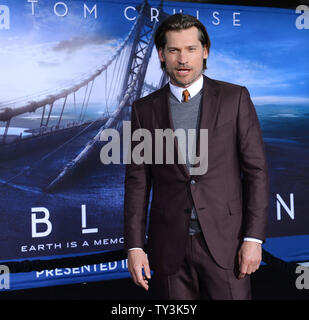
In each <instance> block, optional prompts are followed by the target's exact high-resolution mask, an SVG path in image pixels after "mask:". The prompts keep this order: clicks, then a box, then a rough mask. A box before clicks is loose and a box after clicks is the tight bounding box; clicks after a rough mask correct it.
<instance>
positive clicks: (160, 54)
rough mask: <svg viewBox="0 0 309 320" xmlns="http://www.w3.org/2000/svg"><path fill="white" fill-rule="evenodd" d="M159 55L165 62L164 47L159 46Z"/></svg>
mask: <svg viewBox="0 0 309 320" xmlns="http://www.w3.org/2000/svg"><path fill="white" fill-rule="evenodd" d="M158 56H159V59H160V61H161V62H165V57H164V52H163V49H162V48H159V50H158Z"/></svg>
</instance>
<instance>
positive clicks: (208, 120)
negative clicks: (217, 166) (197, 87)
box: [196, 76, 218, 156]
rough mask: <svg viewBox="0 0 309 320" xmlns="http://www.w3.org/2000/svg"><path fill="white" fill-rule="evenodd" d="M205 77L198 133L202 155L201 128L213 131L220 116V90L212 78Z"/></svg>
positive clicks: (198, 145)
mask: <svg viewBox="0 0 309 320" xmlns="http://www.w3.org/2000/svg"><path fill="white" fill-rule="evenodd" d="M203 77H204V83H203V95H202V106H201V111H200V119H199V126H198V128H199V130H198V133H197V149H196V150H197V152H196V153H197V155H198V156H199V155H200V129H208V133H209V131H212V130H213V129H214V127H215V124H216V122H217V116H218V90H217V88H216V86H215V83H214V81H213V80H211V79H210V78H208V77H206V76H203Z"/></svg>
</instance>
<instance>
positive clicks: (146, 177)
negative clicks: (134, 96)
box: [124, 103, 151, 250]
mask: <svg viewBox="0 0 309 320" xmlns="http://www.w3.org/2000/svg"><path fill="white" fill-rule="evenodd" d="M140 128H141V123H140V120H139V117H138V113H137V109H136V103H133V105H132V113H131V137H132V136H133V132H134V130H136V129H140ZM137 144H139V141H132V142H131V147H129V152H130V151H131V153H130V155H129V158H130V159H131V163H128V162H129V161H127V164H126V173H125V196H124V249H125V250H128V249H130V248H136V247H138V248H144V244H145V237H146V224H147V211H148V202H149V194H150V190H151V174H150V167H149V165H147V164H145V163H142V164H135V163H134V162H133V161H132V157H131V155H132V150H133V149H134V147H135V146H136V145H137Z"/></svg>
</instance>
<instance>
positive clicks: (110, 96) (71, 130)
mask: <svg viewBox="0 0 309 320" xmlns="http://www.w3.org/2000/svg"><path fill="white" fill-rule="evenodd" d="M137 10H138V12H139V14H138V17H137V18H136V20H135V22H134V24H133V26H132V28H131V30H130V31H129V33H128V34H127V36H126V38H125V39H123V41H122V43H121V44H120V45H119V46H118V47H117V49H116V50H115V51H114V53H113V55H112V56H111V57H110V58H109V60H108V61H106V62H104V63H103V64H102V65H101V66H99V67H98V68H96V70H94V71H92V72H90V73H88V74H86V75H84V76H83V77H81V78H79V79H77V80H72V81H71V82H70V83H69V84H68V85H67V86H65V87H62V88H61V89H60V90H54V91H45V92H40V93H39V94H38V95H37V96H35V97H30V98H32V99H31V101H29V97H24V98H20V99H14V100H10V101H1V106H0V123H1V122H4V124H5V125H4V131H3V134H2V135H0V148H1V153H0V161H1V160H10V159H12V158H14V157H16V156H23V155H24V154H26V153H29V152H31V150H34V149H38V148H40V146H43V145H46V144H49V145H53V148H52V150H51V151H49V152H48V153H47V154H44V155H42V156H41V159H40V160H42V159H43V160H44V159H47V158H48V157H50V156H51V155H54V154H55V153H57V152H59V151H61V150H62V149H63V147H64V146H66V145H68V144H70V143H72V142H74V141H76V140H77V139H79V137H80V136H81V135H83V134H85V133H87V132H88V133H89V132H93V130H96V132H97V133H96V134H95V135H94V137H92V138H91V139H89V141H88V142H87V143H86V144H85V145H84V147H83V148H82V150H79V151H78V153H77V154H75V156H73V157H72V159H71V160H70V161H68V162H67V163H66V164H65V165H64V166H63V167H62V168H61V169H60V170H59V172H58V173H57V174H56V176H55V177H54V178H53V179H52V181H50V182H49V183H48V185H47V186H45V188H44V189H45V190H46V191H52V190H54V189H55V188H56V187H57V186H58V185H60V184H61V183H62V182H63V181H65V180H66V179H67V178H68V177H71V176H72V175H74V173H75V172H77V170H78V169H79V168H80V167H82V166H83V165H84V164H85V163H87V161H88V159H89V158H91V157H92V156H93V155H94V154H96V155H98V145H99V144H100V141H99V138H100V134H101V132H102V130H104V129H106V128H115V129H117V130H120V129H121V127H122V123H123V120H129V118H130V114H131V105H132V103H133V101H134V100H136V99H138V98H139V97H142V96H144V95H146V94H148V93H150V92H152V91H153V90H156V89H158V88H160V87H161V86H163V85H164V84H165V82H166V75H165V73H163V72H162V76H161V78H160V80H159V83H157V84H156V85H154V84H147V83H145V75H146V72H147V67H148V63H149V60H150V57H151V54H152V52H153V48H154V33H155V31H156V29H157V27H158V25H159V23H160V22H161V21H162V20H164V19H165V18H166V17H167V14H166V13H164V12H163V10H162V4H161V5H160V6H159V8H158V10H159V15H158V17H157V19H153V21H151V20H152V19H151V17H150V11H151V10H150V6H149V4H148V3H147V1H145V2H144V3H142V4H141V5H140V6H138V7H137ZM96 85H99V86H101V87H100V90H102V91H103V92H104V96H105V101H102V110H103V112H102V116H100V117H99V118H97V119H95V120H92V121H87V120H86V118H85V115H86V112H87V110H88V108H89V106H90V105H91V98H92V92H93V88H94V87H95V86H96ZM77 96H78V97H79V100H80V103H78V102H77ZM70 102H71V105H73V106H74V110H78V117H77V119H76V120H74V121H73V122H66V123H64V121H63V115H64V112H65V109H66V108H67V106H68V105H69V103H70ZM56 104H58V105H60V113H58V114H57V115H56V116H54V118H52V117H53V111H54V109H55V105H56ZM115 106H116V107H115ZM111 107H113V111H110V109H111ZM31 112H36V113H37V112H39V113H40V119H39V121H38V126H37V127H36V128H31V129H28V130H26V132H27V133H28V135H27V136H22V134H20V135H19V136H16V135H15V136H14V135H10V134H9V128H10V126H11V124H12V121H14V119H15V118H16V117H18V116H20V115H23V114H25V113H31ZM55 118H56V120H55ZM52 119H53V120H52ZM30 167H31V166H30ZM29 170H31V168H29V166H27V167H26V168H24V169H22V170H21V171H19V172H18V173H17V174H15V175H13V176H11V177H9V178H8V179H4V180H3V179H2V183H4V184H9V183H11V182H13V181H14V179H16V178H17V177H19V176H20V175H23V174H24V171H29Z"/></svg>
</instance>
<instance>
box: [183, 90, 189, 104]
mask: <svg viewBox="0 0 309 320" xmlns="http://www.w3.org/2000/svg"><path fill="white" fill-rule="evenodd" d="M182 95H183V101H184V102H188V101H189V96H190V93H189V91H188V90H184V91H183V93H182Z"/></svg>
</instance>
